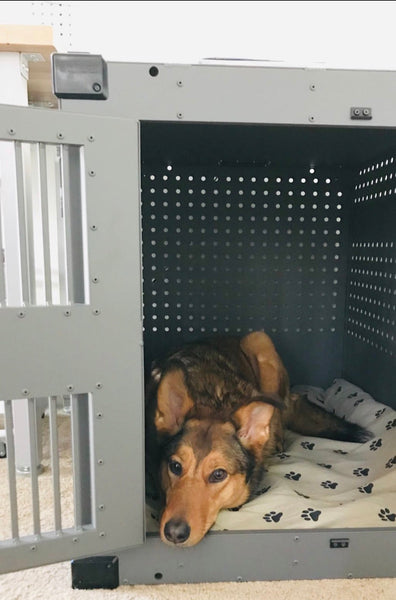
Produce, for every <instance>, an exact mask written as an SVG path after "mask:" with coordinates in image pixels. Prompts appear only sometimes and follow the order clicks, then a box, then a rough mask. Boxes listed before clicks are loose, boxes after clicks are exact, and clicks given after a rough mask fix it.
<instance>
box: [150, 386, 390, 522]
mask: <svg viewBox="0 0 396 600" xmlns="http://www.w3.org/2000/svg"><path fill="white" fill-rule="evenodd" d="M294 389H295V390H296V391H297V390H298V391H299V392H302V393H306V394H307V395H308V397H309V399H310V401H311V402H314V403H317V404H319V405H321V406H324V408H325V409H326V410H328V411H329V412H335V413H336V414H337V415H339V416H341V417H345V418H346V419H348V420H350V421H353V422H356V423H359V424H360V425H363V426H364V427H367V429H369V430H370V431H371V432H372V433H373V438H372V439H371V440H369V441H368V442H366V443H364V444H355V443H346V442H338V441H334V440H328V439H321V438H314V437H309V436H301V435H298V434H295V433H293V432H287V438H286V447H285V451H284V452H283V453H280V454H277V455H276V456H274V457H273V458H272V460H271V463H270V465H269V469H268V472H267V473H266V475H265V477H264V479H263V485H262V489H261V490H260V493H259V495H258V496H257V497H256V498H255V499H253V500H251V501H250V502H249V503H247V504H245V505H244V506H243V507H241V508H239V509H232V510H223V511H221V512H220V514H219V516H218V519H217V521H216V523H215V525H214V527H213V530H230V531H232V530H274V529H275V530H278V529H311V528H349V527H353V528H361V527H363V528H366V527H389V526H395V524H396V491H395V490H396V411H394V410H393V409H391V408H390V407H389V406H386V405H384V404H380V403H379V402H376V401H375V400H374V399H373V398H372V397H371V396H370V395H369V394H367V393H366V392H364V391H363V390H362V389H360V388H358V387H357V386H355V385H353V384H351V383H349V382H347V381H346V380H344V379H336V380H335V381H334V383H333V384H332V385H331V386H330V388H329V389H328V390H326V391H325V390H323V389H321V388H316V387H312V386H298V387H295V388H294ZM157 520H158V517H157V513H156V512H155V510H153V509H152V507H148V509H147V522H148V525H149V529H150V530H151V531H155V530H157V529H158V526H157Z"/></svg>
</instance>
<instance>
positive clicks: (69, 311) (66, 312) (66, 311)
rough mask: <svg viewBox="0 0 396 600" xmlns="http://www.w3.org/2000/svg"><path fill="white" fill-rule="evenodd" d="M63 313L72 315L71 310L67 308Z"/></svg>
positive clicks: (68, 315) (67, 315) (66, 315)
mask: <svg viewBox="0 0 396 600" xmlns="http://www.w3.org/2000/svg"><path fill="white" fill-rule="evenodd" d="M63 314H64V315H65V317H71V310H69V309H67V310H65V312H64V313H63Z"/></svg>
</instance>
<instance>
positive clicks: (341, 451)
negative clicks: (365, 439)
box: [333, 450, 348, 455]
mask: <svg viewBox="0 0 396 600" xmlns="http://www.w3.org/2000/svg"><path fill="white" fill-rule="evenodd" d="M333 452H334V454H342V455H344V454H348V452H346V451H345V450H333Z"/></svg>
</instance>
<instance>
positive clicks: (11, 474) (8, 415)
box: [4, 400, 19, 539]
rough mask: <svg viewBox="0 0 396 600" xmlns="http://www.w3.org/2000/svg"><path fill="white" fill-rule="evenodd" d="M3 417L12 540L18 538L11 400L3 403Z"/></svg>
mask: <svg viewBox="0 0 396 600" xmlns="http://www.w3.org/2000/svg"><path fill="white" fill-rule="evenodd" d="M4 417H5V430H6V443H7V467H8V485H9V494H10V516H11V537H12V538H13V539H17V538H19V527H18V497H17V487H16V473H15V442H14V423H13V415H12V401H11V400H6V401H5V402H4Z"/></svg>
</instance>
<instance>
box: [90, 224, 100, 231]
mask: <svg viewBox="0 0 396 600" xmlns="http://www.w3.org/2000/svg"><path fill="white" fill-rule="evenodd" d="M90 229H92V231H97V230H98V226H97V225H91V227H90Z"/></svg>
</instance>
